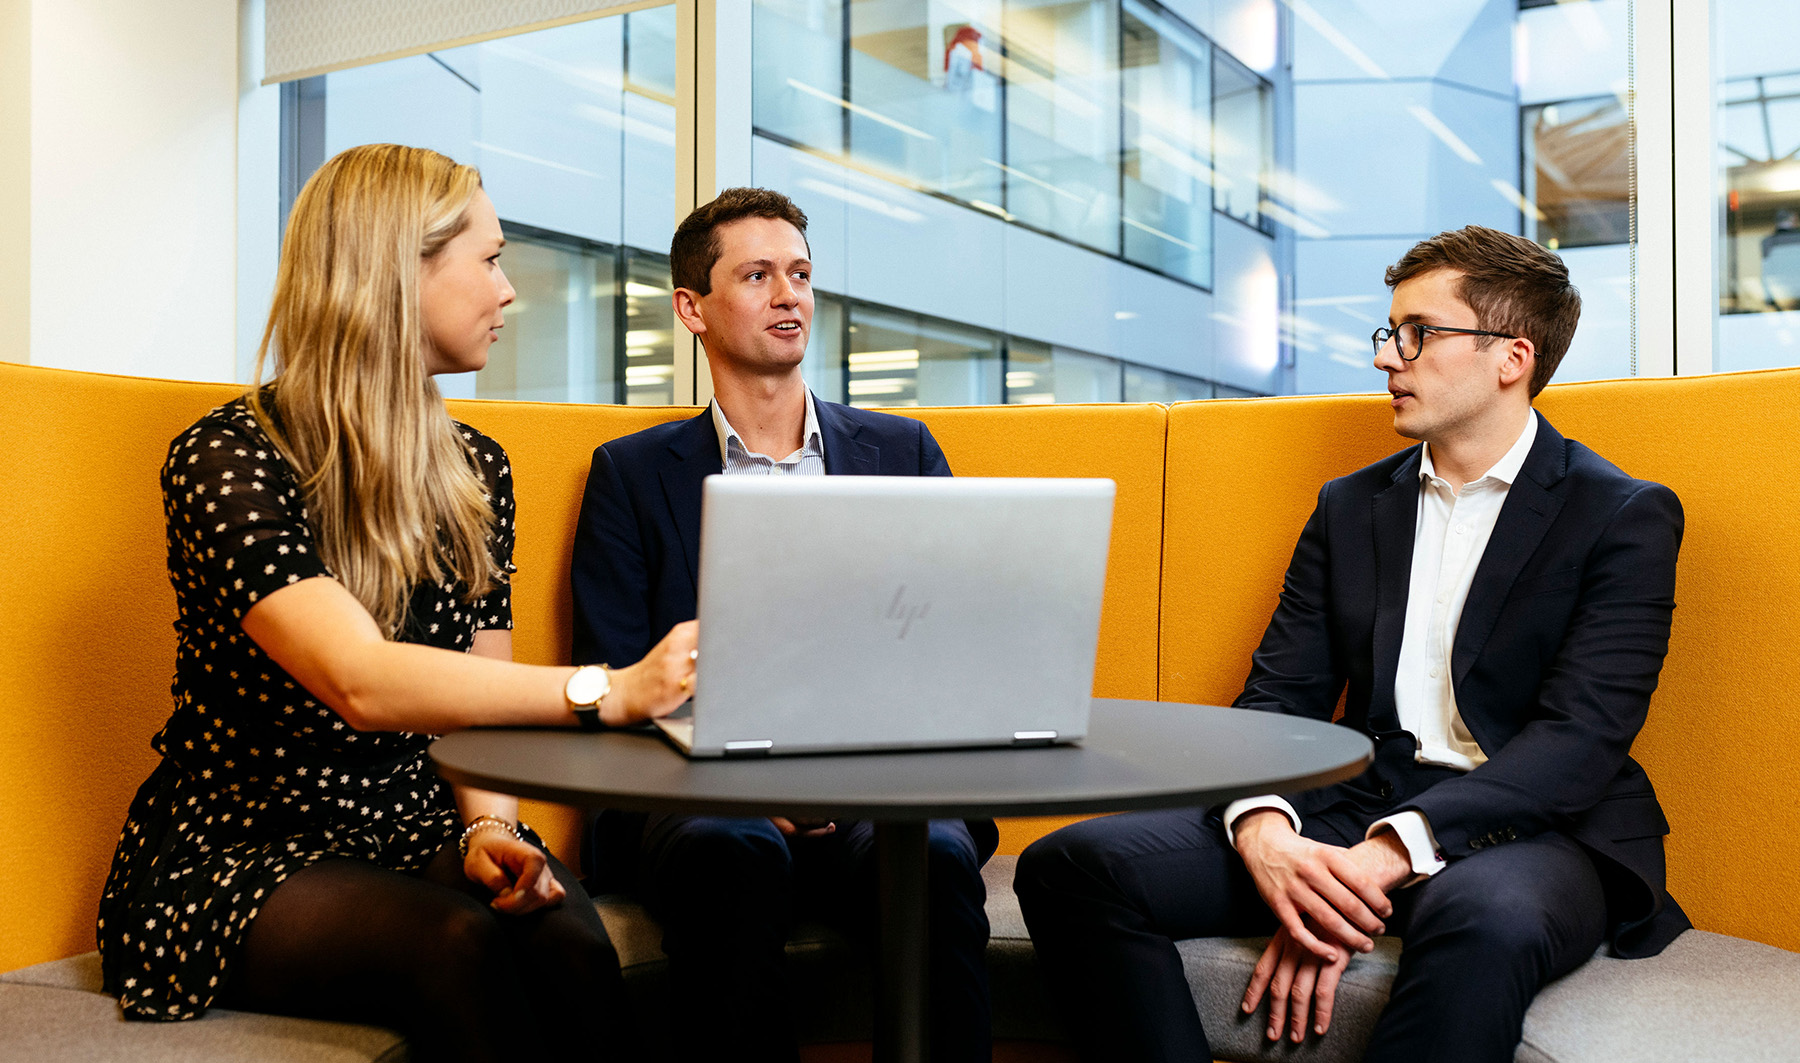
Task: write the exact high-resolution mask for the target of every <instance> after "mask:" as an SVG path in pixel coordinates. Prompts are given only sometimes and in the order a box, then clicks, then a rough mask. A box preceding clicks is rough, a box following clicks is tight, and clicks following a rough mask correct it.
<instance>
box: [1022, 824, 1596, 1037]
mask: <svg viewBox="0 0 1800 1063" xmlns="http://www.w3.org/2000/svg"><path fill="white" fill-rule="evenodd" d="M1378 818H1380V815H1379V814H1376V813H1372V812H1369V811H1365V810H1358V809H1348V808H1340V809H1335V810H1332V811H1328V812H1326V813H1324V814H1321V815H1316V816H1313V817H1311V818H1309V819H1308V820H1307V821H1306V822H1305V823H1304V825H1303V828H1302V833H1303V834H1305V835H1306V836H1307V837H1309V838H1313V839H1314V840H1317V841H1322V842H1329V843H1331V844H1335V845H1351V844H1354V843H1356V842H1358V841H1361V840H1362V838H1363V835H1364V832H1365V831H1366V830H1367V827H1368V824H1369V823H1370V822H1373V821H1374V820H1375V819H1378ZM1014 887H1015V889H1016V890H1017V892H1018V895H1019V902H1020V904H1021V906H1022V907H1023V909H1024V914H1025V922H1026V924H1027V926H1028V927H1029V928H1030V930H1031V938H1032V941H1033V943H1034V944H1035V945H1036V947H1037V953H1038V958H1039V961H1040V964H1041V965H1042V967H1043V969H1044V971H1045V973H1046V975H1047V976H1048V978H1049V981H1050V984H1051V987H1052V992H1053V995H1054V996H1055V999H1056V1003H1057V1005H1058V1007H1059V1010H1060V1012H1061V1014H1062V1015H1063V1016H1064V1017H1065V1018H1066V1020H1067V1021H1068V1023H1069V1026H1070V1034H1071V1035H1072V1036H1073V1037H1074V1039H1075V1041H1076V1044H1077V1046H1078V1047H1079V1048H1080V1050H1081V1052H1082V1055H1083V1058H1085V1059H1088V1060H1096V1061H1097V1060H1108V1061H1113V1060H1117V1061H1132V1060H1146V1061H1148V1060H1168V1061H1176V1060H1179V1061H1183V1063H1191V1061H1192V1060H1196V1059H1212V1058H1213V1056H1212V1053H1211V1051H1210V1049H1209V1048H1208V1045H1207V1041H1206V1033H1205V1031H1204V1030H1203V1029H1202V1028H1201V1024H1200V1018H1199V1015H1198V1014H1197V1013H1196V1011H1195V1008H1194V1002H1193V997H1192V995H1191V993H1190V991H1189V988H1188V984H1187V980H1186V977H1185V975H1184V973H1183V971H1182V966H1181V960H1180V956H1179V954H1178V953H1177V952H1176V950H1175V944H1174V943H1175V942H1176V941H1179V940H1182V939H1185V938H1193V937H1216V936H1226V937H1246V936H1253V935H1263V934H1269V933H1273V932H1274V930H1275V927H1276V920H1275V917H1274V915H1273V914H1272V913H1271V912H1270V911H1269V909H1268V907H1267V905H1265V904H1264V903H1263V900H1262V897H1261V896H1260V895H1259V894H1258V893H1257V891H1256V886H1255V883H1254V882H1253V881H1252V880H1251V877H1250V873H1249V871H1247V870H1246V869H1245V867H1244V862H1243V860H1242V859H1240V858H1239V857H1238V855H1237V853H1236V852H1235V851H1234V850H1233V849H1232V848H1231V846H1230V844H1229V843H1228V842H1227V841H1226V837H1225V830H1224V826H1223V825H1222V824H1221V822H1220V821H1219V818H1218V816H1217V815H1216V814H1208V813H1207V812H1206V811H1204V810H1201V809H1178V810H1173V811H1159V812H1139V813H1128V814H1125V815H1120V816H1109V817H1104V818H1100V819H1092V820H1087V821H1084V822H1082V823H1077V824H1075V825H1073V826H1070V827H1066V828H1064V829H1062V830H1060V831H1057V832H1056V833H1054V834H1052V835H1050V836H1049V837H1046V838H1043V839H1040V840H1039V841H1037V842H1036V843H1034V844H1033V845H1032V846H1031V847H1030V848H1028V849H1027V850H1026V851H1025V853H1024V855H1023V856H1021V857H1020V859H1019V869H1018V874H1017V878H1016V880H1015V883H1014ZM1392 899H1393V901H1394V908H1395V910H1394V914H1393V916H1392V917H1391V918H1389V919H1387V920H1386V925H1387V932H1388V933H1389V934H1391V935H1395V936H1397V937H1399V938H1400V939H1401V940H1402V942H1403V948H1402V951H1401V956H1400V968H1399V972H1398V974H1397V976H1396V977H1395V980H1394V986H1393V993H1392V997H1391V998H1390V1000H1389V1002H1388V1006H1387V1008H1386V1010H1385V1011H1384V1012H1383V1013H1382V1015H1381V1018H1380V1020H1379V1022H1378V1023H1377V1025H1376V1028H1375V1032H1374V1036H1373V1038H1372V1040H1371V1042H1370V1045H1369V1049H1368V1053H1367V1055H1366V1056H1365V1057H1364V1058H1365V1059H1366V1060H1369V1061H1371V1063H1375V1061H1380V1063H1427V1061H1431V1060H1446V1061H1458V1063H1461V1061H1468V1063H1484V1061H1491V1063H1507V1061H1510V1060H1511V1059H1512V1058H1513V1052H1514V1050H1515V1048H1516V1047H1517V1045H1518V1043H1519V1037H1520V1030H1521V1028H1522V1026H1523V1023H1524V1018H1525V1010H1526V1009H1527V1008H1528V1007H1529V1006H1530V1005H1531V1000H1532V998H1533V997H1534V996H1536V994H1537V992H1538V990H1539V989H1540V988H1542V987H1543V986H1544V984H1545V983H1547V982H1549V981H1550V980H1552V979H1554V978H1556V977H1558V976H1560V975H1562V974H1565V973H1567V972H1568V971H1571V970H1573V969H1574V968H1575V967H1577V966H1579V965H1580V964H1581V963H1582V962H1583V961H1585V960H1586V959H1587V958H1588V957H1589V956H1591V955H1593V952H1594V950H1595V948H1597V947H1598V946H1599V944H1600V942H1601V940H1602V938H1603V937H1604V935H1605V930H1606V903H1605V898H1604V895H1603V891H1602V887H1601V881H1600V877H1599V874H1598V873H1597V872H1596V870H1595V868H1594V864H1593V862H1592V860H1591V858H1590V857H1589V856H1588V854H1587V852H1586V851H1585V850H1583V849H1582V848H1581V847H1580V846H1579V845H1577V844H1576V843H1575V842H1573V841H1571V840H1569V839H1568V838H1566V837H1564V836H1563V835H1560V834H1544V835H1539V836H1537V837H1535V838H1526V839H1521V840H1518V841H1513V842H1509V843H1507V844H1504V845H1498V846H1495V847H1493V848H1490V849H1484V850H1482V851H1480V852H1478V853H1476V854H1475V855H1473V856H1470V857H1467V858H1465V859H1461V860H1457V861H1455V862H1453V863H1452V864H1451V865H1450V866H1449V867H1447V868H1445V869H1444V870H1442V871H1440V872H1438V873H1437V874H1436V875H1435V876H1433V877H1432V878H1430V879H1427V880H1426V881H1424V882H1422V883H1419V884H1418V885H1415V886H1410V887H1407V888H1405V889H1401V890H1397V891H1395V893H1394V894H1393V895H1392ZM1231 989H1232V990H1233V991H1236V992H1242V989H1243V987H1242V986H1233V987H1231ZM1264 1006H1265V1007H1266V1006H1267V1005H1266V1003H1265V1005H1264ZM1263 1027H1266V1022H1263V1023H1261V1025H1259V1029H1260V1028H1263ZM1308 1036H1309V1037H1310V1036H1312V1035H1311V1034H1309V1035H1308ZM1325 1036H1326V1037H1330V1036H1332V1033H1331V1032H1329V1031H1328V1032H1327V1033H1326V1034H1325Z"/></svg>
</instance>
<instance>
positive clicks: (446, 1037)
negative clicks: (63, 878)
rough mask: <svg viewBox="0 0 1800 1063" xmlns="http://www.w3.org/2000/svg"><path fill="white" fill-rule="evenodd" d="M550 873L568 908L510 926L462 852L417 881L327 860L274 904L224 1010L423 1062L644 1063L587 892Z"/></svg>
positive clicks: (559, 871)
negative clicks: (383, 1036) (379, 1043)
mask: <svg viewBox="0 0 1800 1063" xmlns="http://www.w3.org/2000/svg"><path fill="white" fill-rule="evenodd" d="M550 866H551V867H552V868H553V869H554V872H555V874H556V877H557V880H558V881H559V882H561V883H562V885H563V889H565V890H566V891H568V896H567V897H565V898H564V900H563V902H562V903H561V904H560V905H559V906H557V907H555V908H550V909H544V910H539V911H536V912H531V913H529V914H526V915H521V916H508V915H501V914H499V913H498V912H495V911H494V910H493V909H492V908H490V907H488V903H487V902H488V899H489V894H488V891H487V890H486V889H484V888H483V887H481V886H479V885H477V884H475V883H473V882H470V881H468V880H467V879H466V878H465V877H464V876H463V872H462V859H461V858H460V857H459V856H457V853H456V847H455V846H447V847H445V848H444V849H442V850H440V851H439V852H438V854H437V855H436V856H435V857H434V858H433V859H432V861H431V863H430V864H429V865H427V866H426V868H425V870H424V871H423V872H421V873H419V874H416V875H409V874H402V873H400V872H397V871H388V870H386V869H384V868H380V867H377V866H375V865H374V864H371V863H368V862H366V861H363V860H353V859H331V860H322V861H320V862H319V863H316V864H313V865H311V866H309V867H307V868H305V869H303V870H301V871H297V872H295V873H294V874H293V875H291V876H289V877H288V878H287V879H286V880H285V881H283V882H282V884H281V885H280V886H278V887H276V889H275V892H274V893H272V894H270V896H269V899H268V901H267V902H266V903H265V904H264V905H263V906H262V911H261V912H260V913H258V914H257V917H256V920H255V921H254V922H253V923H251V925H250V931H249V933H248V935H247V936H246V937H245V939H244V947H243V952H242V954H241V955H240V956H239V958H238V961H237V963H236V964H235V965H234V967H233V969H232V981H231V985H230V986H229V988H228V990H227V993H226V994H225V1000H224V1001H223V1002H224V1003H226V1004H227V1005H229V1006H231V1007H235V1008H241V1009H244V1010H249V1011H263V1012H274V1013H278V1014H283V1015H298V1016H304V1017H307V1018H318V1019H335V1020H341V1021H349V1022H366V1023H373V1024H376V1025H381V1026H389V1027H392V1028H394V1029H397V1030H399V1031H400V1032H401V1033H403V1034H405V1035H406V1037H407V1039H408V1041H410V1042H411V1046H412V1053H413V1055H412V1058H413V1059H414V1060H417V1061H419V1063H438V1061H451V1060H454V1061H476V1060H502V1059H504V1060H507V1061H509V1063H516V1061H517V1060H519V1059H521V1058H525V1059H530V1058H541V1057H540V1056H539V1053H540V1052H544V1051H548V1052H549V1053H551V1056H550V1058H553V1059H554V1058H562V1059H583V1060H587V1059H635V1058H637V1055H638V1053H637V1051H636V1049H637V1036H636V1031H635V1029H634V1028H633V1027H632V1025H631V1014H630V1009H629V1008H628V1007H627V1005H626V1000H625V984H624V982H623V980H622V979H621V978H620V975H619V957H618V954H617V953H616V952H615V951H613V947H612V942H611V941H610V940H609V939H608V938H607V936H606V928H605V926H603V925H602V924H601V922H600V917H599V915H597V914H596V913H595V911H594V906H593V904H592V902H590V901H589V899H588V895H587V892H586V891H585V890H583V889H582V888H581V885H580V883H578V882H577V881H576V880H575V878H574V876H573V875H571V874H570V872H569V869H568V868H566V867H564V866H563V865H562V864H561V863H560V862H558V861H557V860H556V859H555V858H552V859H551V861H550Z"/></svg>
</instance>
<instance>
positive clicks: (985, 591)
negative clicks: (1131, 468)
mask: <svg viewBox="0 0 1800 1063" xmlns="http://www.w3.org/2000/svg"><path fill="white" fill-rule="evenodd" d="M1114 490H1115V489H1114V485H1113V482H1112V481H1111V480H1058V479H983V478H973V477H969V478H961V479H953V478H948V477H899V476H822V477H761V476H729V477H728V476H713V477H709V478H708V479H707V480H706V482H705V488H704V495H703V498H704V504H703V511H702V521H701V543H702V546H701V557H700V601H699V614H700V659H699V663H698V670H699V671H698V676H697V683H696V692H695V703H694V711H693V719H692V725H693V737H692V745H691V749H689V752H691V753H692V754H693V755H696V756H709V755H722V754H725V753H727V752H732V753H777V754H779V753H802V752H829V751H840V750H859V749H910V748H938V747H945V746H986V745H1010V744H1021V743H1035V744H1041V743H1043V742H1047V741H1059V742H1060V741H1073V740H1076V739H1079V738H1081V737H1082V736H1084V735H1085V734H1086V733H1087V716H1088V702H1089V698H1090V695H1091V690H1092V687H1093V679H1094V653H1095V648H1096V645H1097V642H1098V639H1099V631H1100V608H1101V599H1102V596H1103V594H1104V591H1105V585H1106V558H1107V548H1108V545H1109V542H1110V539H1111V529H1112V506H1113V495H1114Z"/></svg>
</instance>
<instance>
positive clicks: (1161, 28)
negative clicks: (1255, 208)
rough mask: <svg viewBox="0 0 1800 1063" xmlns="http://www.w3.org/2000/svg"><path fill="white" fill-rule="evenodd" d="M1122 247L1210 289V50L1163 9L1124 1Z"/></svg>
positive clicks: (1147, 262) (1136, 257)
mask: <svg viewBox="0 0 1800 1063" xmlns="http://www.w3.org/2000/svg"><path fill="white" fill-rule="evenodd" d="M1120 41H1121V49H1120V53H1119V54H1120V64H1119V65H1120V66H1121V68H1122V69H1123V73H1124V78H1123V83H1124V108H1123V113H1124V116H1125V130H1124V133H1125V158H1124V165H1123V167H1122V171H1123V173H1122V178H1123V190H1124V220H1125V229H1124V233H1123V236H1124V250H1125V257H1126V258H1127V259H1129V260H1130V261H1132V262H1136V263H1139V264H1141V265H1145V266H1149V267H1151V268H1153V269H1157V270H1160V271H1162V272H1163V273H1167V274H1169V275H1170V276H1172V277H1180V278H1182V279H1183V280H1187V281H1192V282H1193V283H1194V284H1197V285H1199V286H1200V287H1202V288H1210V287H1212V206H1213V189H1212V182H1213V174H1212V167H1211V163H1212V160H1211V159H1210V158H1209V157H1208V156H1209V151H1208V148H1209V147H1211V145H1212V143H1213V139H1214V138H1213V135H1212V128H1211V127H1212V110H1213V101H1212V73H1211V69H1212V48H1211V47H1210V46H1209V45H1208V44H1207V42H1206V39H1205V38H1204V37H1201V36H1200V35H1199V34H1198V33H1195V32H1194V31H1193V30H1191V29H1189V28H1188V27H1187V25H1186V24H1185V23H1182V22H1179V21H1178V20H1176V19H1172V18H1167V17H1165V16H1164V15H1163V13H1162V11H1161V9H1160V8H1154V7H1151V6H1150V5H1148V4H1144V3H1139V2H1137V0H1125V6H1124V9H1123V18H1122V21H1121V33H1120Z"/></svg>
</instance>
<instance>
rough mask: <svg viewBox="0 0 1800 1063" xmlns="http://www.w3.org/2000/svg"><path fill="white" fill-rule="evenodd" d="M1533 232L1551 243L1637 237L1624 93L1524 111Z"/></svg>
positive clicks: (1528, 224) (1528, 229)
mask: <svg viewBox="0 0 1800 1063" xmlns="http://www.w3.org/2000/svg"><path fill="white" fill-rule="evenodd" d="M1520 124H1521V126H1522V131H1521V135H1520V143H1521V145H1522V146H1523V148H1524V151H1525V157H1524V160H1523V165H1522V166H1521V170H1522V171H1523V173H1524V175H1525V186H1524V188H1525V199H1526V200H1527V201H1528V203H1529V204H1530V205H1531V206H1532V207H1533V208H1534V209H1532V210H1528V211H1526V212H1525V235H1527V236H1529V237H1531V238H1532V239H1534V240H1536V241H1538V242H1539V243H1541V244H1543V245H1544V246H1546V247H1548V248H1550V249H1552V250H1558V249H1561V248H1565V247H1593V246H1596V245H1601V244H1623V243H1625V242H1626V241H1627V240H1629V239H1630V230H1631V201H1630V198H1629V190H1628V186H1627V169H1628V167H1627V148H1628V146H1629V145H1628V141H1629V137H1630V128H1629V127H1628V126H1627V124H1626V117H1625V105H1624V104H1623V103H1622V102H1620V100H1619V98H1618V97H1617V96H1599V97H1593V98H1590V99H1585V100H1561V101H1558V102H1556V103H1544V104H1537V105H1534V106H1531V107H1526V108H1524V109H1523V110H1521V111H1520Z"/></svg>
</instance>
